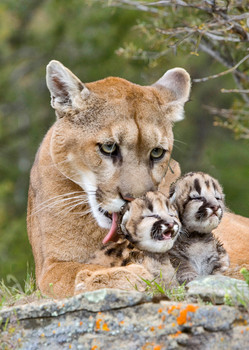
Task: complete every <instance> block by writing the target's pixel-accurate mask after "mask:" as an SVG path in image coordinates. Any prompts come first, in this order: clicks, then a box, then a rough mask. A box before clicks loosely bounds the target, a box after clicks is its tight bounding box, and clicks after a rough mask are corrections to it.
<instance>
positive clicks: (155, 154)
mask: <svg viewBox="0 0 249 350" xmlns="http://www.w3.org/2000/svg"><path fill="white" fill-rule="evenodd" d="M165 152H166V150H165V149H163V148H159V147H156V148H153V150H152V151H151V152H150V158H151V159H152V160H159V159H162V158H163V156H164V155H165Z"/></svg>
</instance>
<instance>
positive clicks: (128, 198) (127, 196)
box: [120, 193, 135, 202]
mask: <svg viewBox="0 0 249 350" xmlns="http://www.w3.org/2000/svg"><path fill="white" fill-rule="evenodd" d="M120 196H121V198H122V199H123V200H124V201H126V202H132V201H134V199H135V198H134V197H133V196H132V195H131V194H130V193H126V194H122V193H120Z"/></svg>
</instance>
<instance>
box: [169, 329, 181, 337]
mask: <svg viewBox="0 0 249 350" xmlns="http://www.w3.org/2000/svg"><path fill="white" fill-rule="evenodd" d="M179 334H182V332H181V331H177V332H176V333H174V334H170V337H171V338H176V337H178V335H179Z"/></svg>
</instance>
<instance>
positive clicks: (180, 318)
mask: <svg viewBox="0 0 249 350" xmlns="http://www.w3.org/2000/svg"><path fill="white" fill-rule="evenodd" d="M197 309H198V306H195V305H187V307H186V308H185V309H183V310H181V311H180V315H179V316H178V317H177V323H178V324H179V325H182V324H184V323H186V322H187V313H188V312H195V311H196V310H197ZM188 320H189V318H188Z"/></svg>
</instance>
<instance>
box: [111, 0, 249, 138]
mask: <svg viewBox="0 0 249 350" xmlns="http://www.w3.org/2000/svg"><path fill="white" fill-rule="evenodd" d="M110 5H111V6H118V7H123V8H129V9H137V11H141V12H143V13H147V16H144V19H143V21H140V22H139V23H138V24H137V26H136V30H137V31H138V33H140V36H142V37H143V40H141V41H140V42H138V43H136V42H134V41H132V42H129V43H127V44H126V45H125V46H124V47H122V48H120V49H119V50H118V53H119V54H120V55H124V57H126V58H133V59H136V60H139V59H140V60H144V61H146V62H148V63H149V64H150V66H151V67H156V66H160V65H161V63H162V61H163V60H165V59H167V58H169V57H170V56H171V55H172V54H174V55H177V54H178V55H186V56H188V57H189V59H190V60H192V59H194V57H198V58H199V56H200V54H201V52H205V53H206V54H207V55H209V56H210V57H212V60H215V61H217V62H219V63H221V64H222V66H223V67H222V68H220V71H218V72H217V70H215V69H214V70H213V72H212V73H209V74H207V72H206V71H204V72H201V74H198V75H199V76H198V75H197V77H196V78H195V75H193V77H194V79H193V81H194V82H195V83H198V84H199V83H200V82H206V81H208V80H210V79H217V78H220V77H221V76H223V75H225V74H228V73H230V74H233V77H234V81H235V87H237V89H234V87H233V88H232V89H227V88H226V89H224V87H226V85H224V87H223V88H221V89H220V92H221V93H229V94H231V93H233V92H235V93H236V95H234V96H233V100H234V102H233V103H232V105H231V106H230V108H229V109H227V110H226V109H224V108H223V109H220V110H219V109H217V108H213V107H214V106H212V107H211V108H210V109H211V113H212V114H214V115H216V116H217V121H216V125H220V126H223V127H226V128H228V129H230V130H232V131H233V132H234V133H235V136H236V137H237V138H239V137H241V138H246V139H248V138H249V95H248V94H249V78H248V74H247V72H248V69H249V54H248V50H247V47H248V45H246V44H245V43H248V42H249V26H248V22H247V21H248V14H249V13H248V12H247V11H248V6H247V2H246V1H241V0H233V1H219V2H217V1H205V2H203V1H198V0H185V1H184V2H182V1H177V0H176V1H172V2H170V1H166V2H164V1H159V0H158V1H154V2H148V1H146V0H144V1H136V0H134V1H126V0H112V1H110ZM138 35H139V34H138ZM224 67H225V68H228V69H225V70H224ZM198 73H200V72H198ZM199 77H200V78H199ZM236 85H237V86H236Z"/></svg>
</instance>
